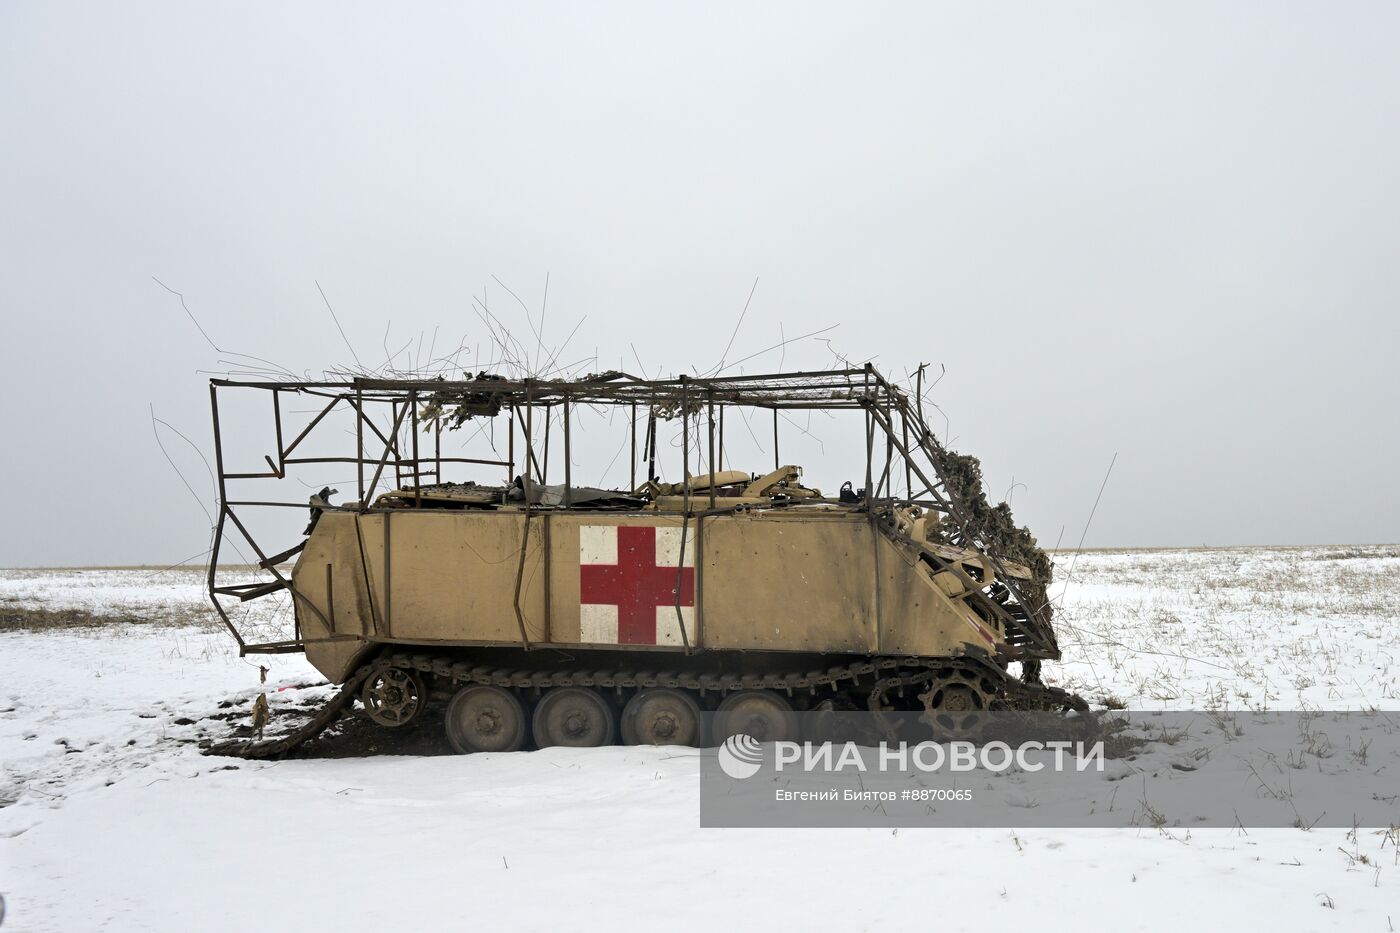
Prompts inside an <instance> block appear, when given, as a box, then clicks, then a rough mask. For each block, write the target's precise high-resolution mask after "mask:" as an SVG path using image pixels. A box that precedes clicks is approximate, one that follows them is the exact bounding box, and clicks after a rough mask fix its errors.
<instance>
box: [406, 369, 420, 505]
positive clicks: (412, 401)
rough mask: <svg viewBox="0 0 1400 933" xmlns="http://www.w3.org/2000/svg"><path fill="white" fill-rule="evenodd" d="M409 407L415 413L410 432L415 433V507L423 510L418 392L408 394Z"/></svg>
mask: <svg viewBox="0 0 1400 933" xmlns="http://www.w3.org/2000/svg"><path fill="white" fill-rule="evenodd" d="M408 407H409V408H410V409H411V410H412V411H413V423H412V424H411V425H410V427H409V430H411V431H412V432H413V507H414V508H418V509H421V508H422V507H423V474H422V473H420V472H419V471H418V393H417V392H416V391H414V392H410V393H408Z"/></svg>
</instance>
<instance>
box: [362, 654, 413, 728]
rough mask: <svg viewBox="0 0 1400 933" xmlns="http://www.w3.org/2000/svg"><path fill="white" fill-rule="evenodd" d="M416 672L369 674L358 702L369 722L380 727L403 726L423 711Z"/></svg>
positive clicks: (393, 669) (396, 669) (386, 670)
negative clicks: (362, 706) (362, 705)
mask: <svg viewBox="0 0 1400 933" xmlns="http://www.w3.org/2000/svg"><path fill="white" fill-rule="evenodd" d="M427 695H428V694H427V691H426V690H425V689H424V687H423V678H422V677H421V676H420V675H419V674H418V672H417V671H410V670H406V669H404V668H402V667H386V668H384V669H383V670H381V671H378V672H376V673H374V674H371V675H370V676H369V678H368V679H367V680H366V681H365V685H364V686H363V687H361V688H360V702H362V703H364V705H365V712H366V713H367V714H368V715H369V718H370V719H372V720H373V721H374V722H376V723H378V724H379V725H381V726H389V727H391V728H392V727H395V726H402V725H404V724H405V723H408V722H409V721H411V720H412V719H413V718H414V717H415V716H417V715H418V714H419V713H421V712H422V711H423V706H424V704H425V703H426V701H427Z"/></svg>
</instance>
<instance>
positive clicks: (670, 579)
mask: <svg viewBox="0 0 1400 933" xmlns="http://www.w3.org/2000/svg"><path fill="white" fill-rule="evenodd" d="M658 532H660V534H658ZM680 535H681V529H679V528H659V529H658V528H629V527H625V526H616V525H585V526H583V527H581V528H580V529H579V568H578V582H579V622H580V629H581V635H582V638H581V640H582V641H583V642H585V643H593V644H614V645H680V644H682V643H683V639H682V637H681V629H680V625H681V621H680V620H678V619H677V618H676V605H677V599H676V595H677V594H676V589H677V584H678V583H679V587H680V600H679V604H680V606H681V607H682V608H681V613H680V615H681V620H684V623H685V627H686V637H687V638H689V639H693V638H694V628H693V626H694V618H695V615H694V613H695V610H694V606H695V568H694V566H693V563H694V561H693V560H691V558H690V548H691V542H690V541H687V542H686V549H687V554H686V558H685V561H684V566H680V567H679V568H678V567H677V565H678V564H680V563H681V561H680Z"/></svg>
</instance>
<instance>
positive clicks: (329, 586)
mask: <svg viewBox="0 0 1400 933" xmlns="http://www.w3.org/2000/svg"><path fill="white" fill-rule="evenodd" d="M332 566H333V565H332V564H331V563H330V562H329V561H328V562H327V563H326V609H327V613H328V615H329V617H330V622H331V634H335V576H334V571H333V569H332Z"/></svg>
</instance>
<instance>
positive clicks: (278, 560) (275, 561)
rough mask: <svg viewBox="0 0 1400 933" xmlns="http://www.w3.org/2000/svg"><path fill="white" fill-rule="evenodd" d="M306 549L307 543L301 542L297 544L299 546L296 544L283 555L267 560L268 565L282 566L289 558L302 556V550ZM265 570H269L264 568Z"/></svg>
mask: <svg viewBox="0 0 1400 933" xmlns="http://www.w3.org/2000/svg"><path fill="white" fill-rule="evenodd" d="M304 547H306V542H305V541H301V542H299V543H297V544H294V545H292V546H291V547H289V548H287V549H286V550H285V551H283V552H282V553H281V554H273V555H272V556H271V557H269V558H268V559H267V561H266V563H268V564H280V563H283V562H285V561H286V560H287V558H289V557H291V556H292V555H293V554H300V553H301V549H302V548H304ZM259 566H262V565H261V564H259ZM263 569H264V570H265V569H267V568H266V567H263Z"/></svg>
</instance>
